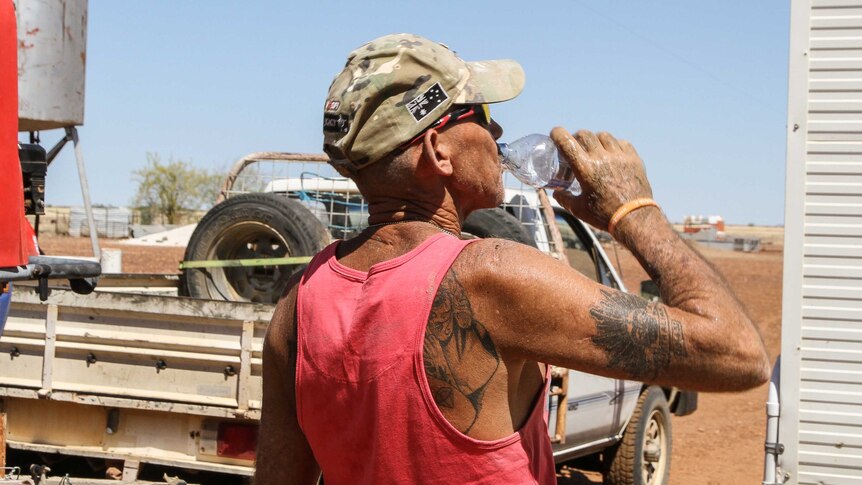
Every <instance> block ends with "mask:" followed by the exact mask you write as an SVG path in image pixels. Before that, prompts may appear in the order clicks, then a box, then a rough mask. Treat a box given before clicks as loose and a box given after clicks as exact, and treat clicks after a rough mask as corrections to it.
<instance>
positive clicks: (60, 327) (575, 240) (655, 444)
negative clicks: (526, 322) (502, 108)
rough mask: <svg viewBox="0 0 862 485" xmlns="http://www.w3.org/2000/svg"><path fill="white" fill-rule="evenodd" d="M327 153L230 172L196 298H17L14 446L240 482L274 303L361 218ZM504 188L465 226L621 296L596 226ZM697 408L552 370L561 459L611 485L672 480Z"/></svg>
mask: <svg viewBox="0 0 862 485" xmlns="http://www.w3.org/2000/svg"><path fill="white" fill-rule="evenodd" d="M325 160H326V159H325V158H324V157H323V156H320V155H296V154H283V153H256V154H252V155H249V156H248V157H245V158H243V159H241V160H240V161H239V162H238V163H237V165H236V166H235V169H234V170H233V171H232V172H231V175H230V176H229V177H228V181H227V182H226V183H225V187H224V190H223V191H222V199H223V200H222V201H221V202H220V203H219V204H218V205H216V206H215V207H214V208H213V209H212V210H211V211H210V212H209V213H208V214H207V215H206V216H205V217H204V219H202V220H201V222H200V223H199V224H198V226H197V228H196V230H195V233H194V234H193V235H192V237H191V240H190V242H189V245H188V247H187V249H186V257H185V260H186V261H184V262H183V263H182V264H183V268H184V269H183V277H182V280H183V281H182V282H181V283H180V288H179V293H180V294H184V295H190V296H191V297H182V296H179V297H178V296H157V295H151V294H143V293H131V292H129V293H124V292H117V291H111V290H112V288H110V287H111V286H112V285H111V283H110V277H109V276H106V277H103V279H102V283H100V288H99V289H97V290H96V291H95V292H94V293H93V294H91V295H89V296H88V297H87V298H75V295H73V294H72V293H70V292H68V291H64V290H54V291H53V292H52V294H51V295H50V296H49V297H48V299H47V301H44V302H43V301H40V299H39V298H38V297H37V296H35V295H33V294H30V293H28V292H21V293H20V294H16V298H15V300H14V301H13V302H12V306H11V310H10V316H9V320H8V323H7V326H6V332H5V334H4V335H3V336H2V338H0V355H6V356H8V357H6V358H4V359H3V360H2V363H0V401H2V405H3V406H4V407H5V410H6V413H7V443H8V446H9V447H10V448H12V449H18V450H29V451H33V452H38V453H41V454H44V456H49V455H55V454H60V455H73V456H83V457H88V458H89V459H90V460H91V461H93V459H104V460H115V461H120V462H122V463H123V466H122V472H123V479H124V480H125V481H128V482H133V481H135V480H137V479H139V478H140V476H139V471H140V470H141V469H143V468H144V465H145V464H146V465H147V466H150V464H153V465H163V466H170V467H174V468H179V469H182V470H184V471H185V472H186V473H187V474H191V475H188V476H189V478H190V479H192V480H194V476H193V473H195V471H206V472H218V473H222V474H227V475H233V476H234V477H237V478H236V480H237V481H235V482H230V483H237V482H239V481H242V480H243V479H245V480H247V479H248V477H250V476H251V475H252V474H253V465H254V462H253V460H254V456H255V447H256V439H257V431H256V430H257V421H258V420H259V418H260V403H261V350H262V345H263V337H264V333H265V330H266V325H267V323H268V321H269V319H270V317H271V314H272V311H273V308H274V306H273V302H274V301H275V299H276V298H277V295H279V294H280V293H281V290H282V289H283V281H284V280H285V279H287V278H288V277H289V276H290V274H291V273H292V272H294V271H298V270H299V269H300V268H301V264H302V263H304V262H307V261H308V259H309V257H310V256H311V254H313V252H314V251H316V250H317V249H319V248H320V247H322V245H324V244H326V243H328V242H329V240H330V239H331V238H333V237H335V238H343V237H349V236H350V235H351V234H353V233H355V232H357V231H359V230H361V229H362V228H363V227H365V226H364V224H367V222H366V220H365V215H367V210H366V206H365V203H364V201H363V200H362V198H361V196H360V195H359V193H358V192H357V191H356V188H355V186H353V185H352V183H350V182H349V181H348V180H345V179H342V178H339V177H337V175H335V174H334V172H332V171H331V169H330V167H329V166H328V165H327V164H326V163H325ZM507 185H513V186H511V187H509V188H507V191H506V201H505V203H504V204H503V205H502V206H501V207H499V208H496V209H492V210H488V211H483V212H479V213H477V215H476V216H471V219H470V220H468V221H467V222H466V223H465V226H464V230H465V232H468V233H470V234H472V235H474V236H483V237H486V236H495V237H507V238H511V239H515V240H518V241H520V242H522V243H524V244H530V245H533V246H535V247H537V248H538V249H539V250H541V251H543V252H545V253H547V254H549V255H550V256H552V257H554V258H556V259H559V260H561V261H562V262H566V263H568V264H571V265H572V266H573V267H575V268H576V269H578V270H579V271H581V272H582V273H583V274H585V275H586V276H588V277H589V278H592V279H594V280H596V281H598V282H600V283H602V284H604V285H607V286H611V287H614V288H618V289H621V290H623V291H625V287H624V285H623V283H622V281H621V279H620V277H619V276H618V274H617V272H616V270H615V269H614V267H613V266H612V265H611V264H610V262H609V260H608V257H607V255H606V254H605V251H604V248H603V246H602V244H601V243H600V242H599V240H598V239H597V237H596V235H595V233H594V232H593V231H592V230H591V229H590V228H589V227H588V226H587V225H585V224H584V223H583V222H581V221H580V220H578V219H577V218H575V217H573V216H572V215H571V214H569V213H567V212H566V211H564V210H562V209H561V208H559V207H555V206H554V205H552V204H551V203H550V201H549V198H548V197H547V196H546V194H545V193H544V191H536V190H535V189H528V188H524V187H519V186H514V184H509V183H507ZM465 237H468V235H467V234H465ZM113 290H115V289H113ZM696 406H697V395H696V394H695V393H690V392H684V391H680V390H677V389H672V388H660V387H656V386H647V385H644V384H642V383H640V382H633V381H625V380H617V379H608V378H604V377H598V376H594V375H589V374H585V373H582V372H576V371H572V370H568V369H563V368H554V369H553V371H552V383H551V388H550V391H549V396H548V413H549V414H548V415H549V427H548V434H549V436H550V438H551V440H552V442H553V448H554V457H555V459H556V461H557V462H558V463H563V462H566V461H568V460H572V459H574V458H580V457H596V458H598V460H592V463H594V464H598V466H599V467H600V469H601V470H602V472H603V474H604V476H605V483H610V484H654V485H660V484H666V483H668V480H669V472H670V460H671V449H672V439H671V414H676V415H686V414H690V413H692V412H693V411H694V410H695V409H696ZM333 439H338V437H337V431H334V432H333ZM243 477H245V478H243ZM206 483H210V482H206ZM219 483H229V482H219Z"/></svg>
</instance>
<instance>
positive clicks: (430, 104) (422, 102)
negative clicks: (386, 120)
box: [407, 83, 449, 123]
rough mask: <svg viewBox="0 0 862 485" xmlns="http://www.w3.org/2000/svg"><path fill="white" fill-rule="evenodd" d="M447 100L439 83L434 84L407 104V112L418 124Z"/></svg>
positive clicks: (447, 96)
mask: <svg viewBox="0 0 862 485" xmlns="http://www.w3.org/2000/svg"><path fill="white" fill-rule="evenodd" d="M447 99H449V95H448V94H446V91H444V90H443V86H440V83H434V85H433V86H431V87H430V88H428V91H425V92H424V93H422V94H420V95H419V96H416V97H415V98H413V100H412V101H410V102H409V103H407V111H409V112H410V114H411V115H413V119H414V120H416V122H417V123H419V122H420V121H422V120H423V119H425V117H426V116H428V115H429V114H430V113H431V112H432V111H434V110H435V109H437V107H438V106H440V105H441V104H443V103H444V102H445V101H446V100H447Z"/></svg>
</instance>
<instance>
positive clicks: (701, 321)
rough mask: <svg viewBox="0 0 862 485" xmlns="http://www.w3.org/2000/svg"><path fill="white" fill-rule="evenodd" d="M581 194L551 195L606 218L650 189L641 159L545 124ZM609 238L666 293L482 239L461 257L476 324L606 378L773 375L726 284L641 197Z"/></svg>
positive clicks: (711, 383)
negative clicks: (610, 283)
mask: <svg viewBox="0 0 862 485" xmlns="http://www.w3.org/2000/svg"><path fill="white" fill-rule="evenodd" d="M551 135H552V137H553V138H554V140H555V142H556V143H557V145H558V146H559V147H560V151H561V152H562V153H563V155H564V156H565V157H566V158H567V159H568V160H569V161H570V162H571V165H572V167H573V169H574V170H575V172H576V174H577V176H578V179H579V180H580V182H581V186H582V190H583V193H582V195H581V196H579V197H572V196H570V195H566V193H563V192H558V193H556V194H555V197H557V200H558V201H559V202H560V203H561V204H562V205H563V206H564V207H566V208H567V209H568V210H570V211H571V212H572V213H573V214H575V215H576V216H578V217H579V218H581V219H582V220H585V221H586V222H589V223H590V224H592V225H593V226H596V227H607V226H608V221H609V219H610V218H611V216H612V215H613V213H614V212H615V211H616V209H617V208H618V207H620V205H622V204H623V203H625V202H627V201H630V200H634V199H637V198H644V197H652V191H651V189H650V186H649V183H648V182H647V179H646V175H645V172H644V169H643V163H642V162H641V160H640V158H639V157H638V155H637V153H636V152H635V150H634V148H633V147H632V146H631V145H630V144H629V143H627V142H625V141H621V140H616V139H614V138H613V137H612V136H611V135H610V134H608V133H600V134H599V135H598V136H595V135H593V134H592V133H590V132H586V131H581V132H578V134H577V135H576V136H575V137H572V136H571V135H569V134H568V133H567V132H565V131H564V130H562V129H560V128H556V129H555V130H554V131H553V132H552V134H551ZM614 236H615V237H616V238H617V239H618V240H619V241H620V242H622V243H623V244H624V245H625V246H626V247H628V248H629V249H630V250H631V251H632V253H633V254H634V255H635V256H636V257H637V258H638V260H639V261H640V263H641V265H642V266H643V267H644V269H646V271H647V272H648V273H649V274H650V276H651V277H652V278H653V279H654V280H655V281H656V283H657V284H658V285H659V288H660V290H661V295H662V298H663V300H664V303H647V302H645V301H644V300H642V299H641V298H639V297H637V296H634V295H628V294H625V293H622V292H619V291H616V290H611V289H608V288H605V287H603V286H601V285H598V284H597V283H595V282H592V281H589V280H588V279H587V278H584V277H583V276H582V275H580V273H578V272H577V271H575V270H573V269H571V268H568V267H565V266H564V265H560V264H558V263H557V262H555V261H552V260H549V259H548V258H546V257H543V256H542V255H540V254H539V253H538V252H537V251H535V250H532V249H530V248H526V247H524V246H520V245H517V244H511V243H507V242H503V241H499V240H498V241H492V240H486V241H482V242H479V243H475V244H472V245H471V246H468V248H467V249H466V250H465V253H464V254H462V256H461V257H460V258H459V261H465V263H464V265H465V269H467V268H473V269H474V271H473V272H472V273H471V276H472V277H471V278H470V279H467V278H463V280H464V283H465V287H466V289H467V292H468V293H469V294H470V295H477V296H478V295H481V296H482V297H481V298H482V299H481V300H476V299H474V300H472V301H473V306H474V307H475V308H477V309H478V314H479V315H482V316H483V317H482V318H483V320H482V321H483V322H484V323H485V325H486V326H487V327H488V329H489V331H490V332H491V334H492V335H493V336H494V341H495V342H496V343H497V345H498V347H499V348H500V349H502V350H504V351H505V350H511V351H512V352H520V353H521V355H523V356H524V357H525V358H528V359H535V360H536V361H545V362H548V363H551V364H555V365H560V366H565V367H569V368H573V369H579V370H584V371H587V372H592V373H594V374H601V375H606V376H611V377H621V378H634V379H638V380H644V381H648V382H654V383H659V384H667V385H676V386H679V387H683V388H687V389H691V390H705V391H707V390H713V391H720V390H741V389H747V388H751V387H754V386H757V385H759V384H761V383H763V382H765V381H766V380H767V379H768V378H769V360H768V356H767V355H766V350H765V348H764V345H763V341H762V339H761V337H760V334H759V332H758V330H757V328H756V327H755V326H754V324H753V323H752V322H751V321H750V320H749V318H748V316H747V315H746V314H745V312H744V310H743V309H742V306H741V305H740V304H739V302H738V301H737V300H736V298H735V297H734V296H733V294H732V292H731V290H730V288H729V287H728V285H727V284H726V283H725V282H724V281H723V280H722V278H721V277H720V276H719V275H718V274H717V273H716V271H715V270H714V269H713V268H712V267H711V266H710V265H709V264H708V263H706V261H704V260H703V258H701V257H700V255H699V254H697V253H696V252H695V251H694V250H692V249H691V248H690V247H689V246H688V245H687V244H685V243H684V242H683V241H682V240H681V239H680V238H679V236H678V235H677V234H676V232H675V231H674V230H673V228H672V227H671V225H670V223H669V222H668V221H667V219H666V218H665V217H664V216H663V215H662V213H661V211H660V210H658V209H657V208H655V207H645V208H641V209H638V210H636V211H634V212H631V213H630V214H629V215H627V216H626V217H625V218H623V219H622V221H621V222H620V223H619V224H618V225H617V227H616V230H615V231H614Z"/></svg>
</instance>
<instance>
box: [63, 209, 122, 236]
mask: <svg viewBox="0 0 862 485" xmlns="http://www.w3.org/2000/svg"><path fill="white" fill-rule="evenodd" d="M93 219H94V220H95V223H96V233H97V234H98V235H99V237H108V238H127V237H129V235H130V234H129V230H130V227H131V224H132V211H131V210H130V209H128V208H126V207H93ZM69 235H70V236H74V237H80V236H89V235H90V227H89V225H88V224H87V214H86V212H85V211H84V208H83V207H72V209H71V211H70V214H69Z"/></svg>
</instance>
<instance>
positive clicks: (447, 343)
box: [423, 270, 500, 434]
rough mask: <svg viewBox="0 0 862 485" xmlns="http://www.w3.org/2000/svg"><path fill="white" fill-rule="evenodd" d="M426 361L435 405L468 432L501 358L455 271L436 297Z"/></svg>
mask: <svg viewBox="0 0 862 485" xmlns="http://www.w3.org/2000/svg"><path fill="white" fill-rule="evenodd" d="M423 360H424V364H425V374H426V375H427V376H428V383H429V385H430V387H431V393H432V395H433V396H434V402H436V403H437V406H438V407H439V408H440V410H441V411H442V412H443V413H444V415H446V418H447V419H448V420H449V422H450V423H452V425H453V426H455V427H456V428H458V430H460V431H461V432H462V433H465V434H466V433H469V431H470V429H471V428H472V427H473V425H474V424H475V423H476V420H477V419H478V417H479V413H480V412H481V410H482V398H483V396H484V394H485V390H486V388H487V386H488V382H490V381H491V378H492V377H493V376H494V374H495V373H496V372H497V368H498V367H499V365H500V355H499V353H498V352H497V348H496V347H495V346H494V342H493V340H491V336H490V335H489V334H488V331H487V330H486V329H485V327H484V325H482V324H481V323H480V322H479V321H477V320H476V319H475V318H474V317H473V308H472V306H471V305H470V300H469V299H468V298H467V292H466V291H464V287H463V286H461V283H460V282H459V281H458V278H457V276H456V274H455V271H454V270H449V272H448V273H447V274H446V276H445V277H444V278H443V281H442V282H441V284H440V288H439V289H438V290H437V295H436V296H435V297H434V303H433V305H432V307H431V314H430V315H429V317H428V326H427V328H426V330H425V342H424V351H423Z"/></svg>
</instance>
